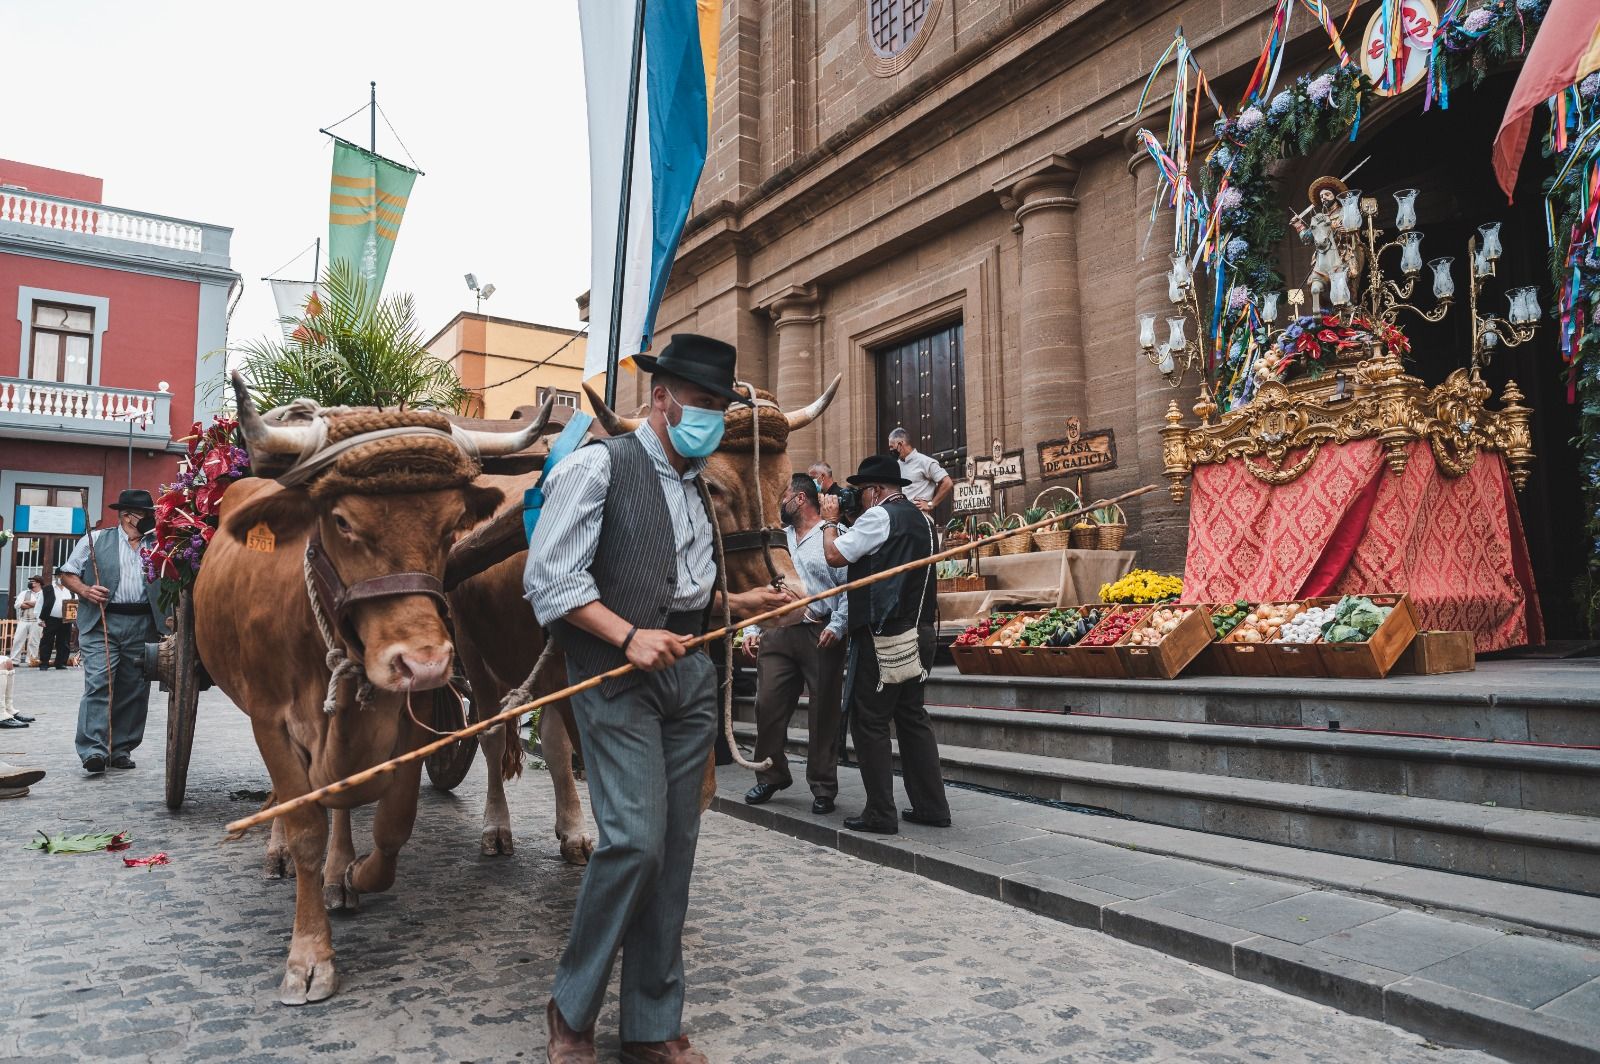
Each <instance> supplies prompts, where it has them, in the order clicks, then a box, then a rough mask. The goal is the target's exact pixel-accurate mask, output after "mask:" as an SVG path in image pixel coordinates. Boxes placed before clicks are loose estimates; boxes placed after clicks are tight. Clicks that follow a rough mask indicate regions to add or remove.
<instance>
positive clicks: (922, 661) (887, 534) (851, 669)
mask: <svg viewBox="0 0 1600 1064" xmlns="http://www.w3.org/2000/svg"><path fill="white" fill-rule="evenodd" d="M849 481H850V483H851V484H853V485H855V486H856V487H859V488H860V489H861V505H862V507H863V511H862V514H861V516H860V517H858V518H857V519H856V521H855V523H854V524H853V525H851V526H850V530H849V531H847V532H843V533H841V532H840V529H839V524H838V522H839V499H838V496H835V495H824V496H823V497H822V520H823V526H822V536H823V539H822V551H823V556H824V557H826V558H827V560H828V564H829V565H848V566H849V567H850V573H849V575H850V579H851V580H860V579H861V578H862V577H867V576H874V575H876V574H878V573H882V572H886V571H887V570H889V569H893V568H894V567H895V566H897V565H904V564H905V563H906V562H911V561H917V560H919V559H922V558H926V557H928V556H929V555H930V554H932V553H933V544H934V537H933V524H932V522H930V521H929V519H928V517H927V516H926V515H925V514H924V513H923V512H922V511H921V510H919V509H918V508H917V506H916V504H915V503H913V502H911V501H910V500H908V499H907V498H906V496H905V493H904V492H903V491H902V490H901V489H902V488H904V487H905V486H906V485H907V484H909V483H910V481H908V480H907V479H906V478H905V477H903V476H901V475H900V463H899V462H897V461H896V460H895V459H893V458H890V457H889V456H887V455H881V454H875V455H871V456H870V457H868V458H867V459H865V460H864V461H863V462H862V463H861V468H860V470H859V471H858V472H857V473H856V475H855V476H853V477H850V478H849ZM934 591H935V589H934V585H933V567H932V566H928V567H926V568H922V569H914V570H911V571H910V572H905V573H901V574H900V575H898V576H892V577H889V578H887V579H885V580H880V581H879V582H878V583H876V584H872V585H869V586H867V587H862V588H857V589H855V590H853V591H851V592H849V598H848V600H847V603H848V609H849V614H850V656H849V664H848V665H847V666H846V676H847V679H846V680H845V688H846V690H847V691H848V692H849V694H848V696H847V697H848V699H849V703H848V704H849V707H850V708H849V717H850V735H851V738H853V739H854V740H855V744H856V761H857V762H858V763H859V764H860V765H861V783H862V786H863V787H865V788H866V792H867V804H866V808H864V809H863V810H862V811H861V815H860V816H853V817H847V818H846V819H845V822H844V826H845V827H847V828H849V829H850V830H852V831H870V832H874V833H876V834H879V835H894V834H898V833H899V831H900V820H901V819H902V818H904V819H905V820H908V821H910V822H911V823H913V824H928V825H931V826H933V827H949V826H950V803H949V802H948V801H947V800H946V799H945V794H944V774H943V772H942V771H941V770H940V768H939V744H938V742H937V741H935V739H934V737H933V724H932V722H930V721H929V719H928V710H927V708H926V707H925V706H924V705H923V701H922V684H923V680H924V679H925V677H926V675H927V667H928V666H929V665H930V664H931V663H932V662H933V643H934V617H935V613H934ZM896 677H899V678H898V679H896ZM891 721H893V722H894V727H895V735H896V736H897V737H898V738H899V740H900V766H901V771H902V773H903V774H904V776H905V783H906V797H908V798H909V799H910V800H911V808H909V809H907V810H905V811H904V812H903V813H902V814H901V815H900V816H896V815H895V804H894V763H893V759H892V757H891V754H890V748H889V723H890V722H891Z"/></svg>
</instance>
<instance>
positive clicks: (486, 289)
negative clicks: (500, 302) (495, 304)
mask: <svg viewBox="0 0 1600 1064" xmlns="http://www.w3.org/2000/svg"><path fill="white" fill-rule="evenodd" d="M467 287H468V288H470V289H472V294H473V296H475V297H476V298H477V305H476V308H475V310H476V312H477V313H480V314H481V313H482V312H483V301H484V300H485V299H488V298H489V297H490V296H492V295H494V285H492V284H486V285H483V286H481V287H480V286H479V285H478V275H477V274H475V273H469V274H467Z"/></svg>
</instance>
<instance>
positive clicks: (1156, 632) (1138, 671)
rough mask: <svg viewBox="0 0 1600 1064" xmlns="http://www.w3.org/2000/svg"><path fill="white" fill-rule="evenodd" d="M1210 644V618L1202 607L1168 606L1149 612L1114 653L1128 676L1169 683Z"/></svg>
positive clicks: (1184, 604) (1183, 604) (1168, 604)
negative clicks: (1116, 653) (1168, 681)
mask: <svg viewBox="0 0 1600 1064" xmlns="http://www.w3.org/2000/svg"><path fill="white" fill-rule="evenodd" d="M1210 644H1211V618H1210V617H1209V616H1208V615H1207V613H1206V611H1205V608H1204V607H1201V606H1196V605H1192V604H1188V603H1167V604H1163V605H1158V606H1155V607H1153V608H1151V610H1150V612H1149V614H1148V615H1146V617H1145V618H1144V620H1142V621H1140V622H1139V623H1138V624H1137V625H1135V626H1134V627H1133V629H1132V630H1130V631H1129V632H1128V634H1127V635H1126V636H1124V637H1123V638H1122V642H1121V643H1119V644H1118V646H1117V649H1118V651H1119V652H1120V654H1121V657H1122V667H1123V669H1124V670H1126V671H1127V674H1128V675H1129V676H1131V677H1135V678H1139V679H1150V680H1170V679H1173V678H1174V677H1176V676H1177V675H1178V674H1179V673H1180V672H1182V671H1183V670H1184V669H1185V668H1186V667H1187V666H1188V664H1189V663H1190V662H1191V661H1193V660H1194V659H1195V658H1196V657H1198V656H1199V655H1200V654H1201V652H1203V651H1204V650H1205V649H1206V647H1208V646H1210Z"/></svg>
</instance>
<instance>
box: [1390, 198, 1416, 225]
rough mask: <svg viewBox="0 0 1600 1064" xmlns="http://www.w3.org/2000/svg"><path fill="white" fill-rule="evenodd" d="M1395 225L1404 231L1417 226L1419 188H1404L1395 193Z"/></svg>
mask: <svg viewBox="0 0 1600 1064" xmlns="http://www.w3.org/2000/svg"><path fill="white" fill-rule="evenodd" d="M1394 204H1395V210H1394V227H1395V228H1396V229H1398V230H1400V231H1401V232H1402V233H1404V232H1408V231H1410V230H1412V229H1415V228H1416V227H1417V190H1416V189H1414V188H1403V189H1401V190H1400V191H1399V192H1396V193H1395V194H1394Z"/></svg>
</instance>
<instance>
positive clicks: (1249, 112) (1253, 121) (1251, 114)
mask: <svg viewBox="0 0 1600 1064" xmlns="http://www.w3.org/2000/svg"><path fill="white" fill-rule="evenodd" d="M1263 117H1265V116H1264V115H1262V113H1261V108H1259V107H1246V108H1245V109H1244V110H1243V111H1241V112H1240V113H1239V128H1240V129H1241V130H1243V131H1244V132H1246V133H1248V132H1250V131H1251V130H1252V129H1254V128H1256V127H1257V126H1259V125H1260V124H1261V119H1262V118H1263Z"/></svg>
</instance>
